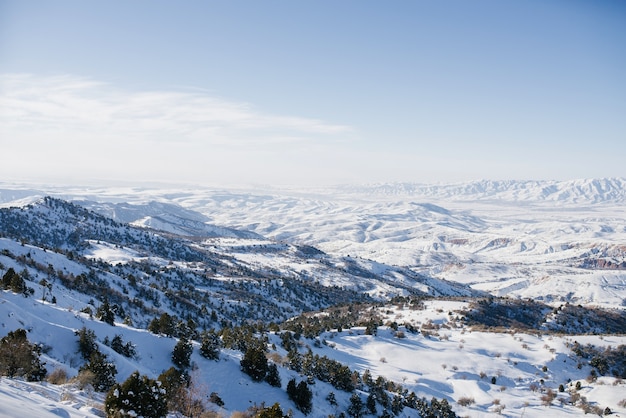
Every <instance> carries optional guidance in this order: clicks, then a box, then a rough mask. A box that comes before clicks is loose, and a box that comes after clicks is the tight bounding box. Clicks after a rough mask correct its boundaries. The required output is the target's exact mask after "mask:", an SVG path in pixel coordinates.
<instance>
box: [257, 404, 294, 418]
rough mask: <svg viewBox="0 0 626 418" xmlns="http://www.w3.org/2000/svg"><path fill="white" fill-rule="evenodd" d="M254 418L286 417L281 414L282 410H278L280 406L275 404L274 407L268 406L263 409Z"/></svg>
mask: <svg viewBox="0 0 626 418" xmlns="http://www.w3.org/2000/svg"><path fill="white" fill-rule="evenodd" d="M255 417H256V418H287V417H288V415H284V414H283V410H282V409H281V408H280V404H279V403H278V402H276V403H275V404H274V405H272V406H269V407H267V408H263V409H262V410H261V411H259V413H258V414H257V415H255Z"/></svg>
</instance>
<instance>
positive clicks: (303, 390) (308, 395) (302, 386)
mask: <svg viewBox="0 0 626 418" xmlns="http://www.w3.org/2000/svg"><path fill="white" fill-rule="evenodd" d="M287 396H289V399H291V400H292V401H293V403H294V404H296V408H298V410H300V411H301V412H302V413H303V414H304V415H308V414H309V413H311V411H312V410H313V403H312V399H313V392H311V389H309V386H308V385H307V383H306V382H305V381H304V380H303V381H301V382H300V383H298V384H297V385H296V379H291V380H290V381H289V382H288V383H287Z"/></svg>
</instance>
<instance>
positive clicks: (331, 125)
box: [0, 0, 626, 186]
mask: <svg viewBox="0 0 626 418" xmlns="http://www.w3.org/2000/svg"><path fill="white" fill-rule="evenodd" d="M625 22H626V4H624V3H623V2H618V1H598V2H581V1H551V2H545V1H526V2H500V1H495V0H491V1H481V2H465V1H457V0H453V1H448V2H426V1H423V2H413V1H398V2H393V3H382V2H375V1H356V0H350V1H343V2H332V1H318V2H288V1H278V0H276V1H266V2H253V1H239V2H218V1H195V0H194V1H186V2H179V3H173V2H167V1H147V0H136V1H133V2H125V1H120V0H115V1H108V2H83V1H78V0H69V1H63V2H53V1H30V2H22V1H19V0H0V145H1V147H2V154H1V155H2V157H3V158H2V164H0V176H1V178H2V179H3V180H4V181H38V182H62V183H85V182H91V181H104V182H106V181H111V182H113V181H125V182H131V183H136V184H142V183H144V184H145V183H146V182H170V183H193V184H206V185H215V184H221V185H228V184H274V185H307V186H309V185H326V184H340V183H373V182H388V181H410V182H420V183H433V182H459V181H469V180H475V179H495V180H497V179H537V180H539V179H554V180H565V179H575V178H599V177H626V169H625V168H624V167H625V166H624V163H623V161H624V157H625V156H626V117H625V116H624V115H626V77H624V74H626V48H625V47H624V45H626V25H625V24H624V23H625Z"/></svg>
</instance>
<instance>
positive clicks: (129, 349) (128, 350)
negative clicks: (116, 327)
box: [110, 334, 137, 358]
mask: <svg viewBox="0 0 626 418" xmlns="http://www.w3.org/2000/svg"><path fill="white" fill-rule="evenodd" d="M110 347H111V348H112V349H113V351H115V352H116V353H119V354H121V355H123V356H124V357H129V358H132V357H135V355H136V354H137V350H136V349H135V346H134V345H133V344H132V343H130V342H127V343H124V341H123V340H122V336H121V335H120V334H117V335H115V337H113V339H112V340H111V345H110Z"/></svg>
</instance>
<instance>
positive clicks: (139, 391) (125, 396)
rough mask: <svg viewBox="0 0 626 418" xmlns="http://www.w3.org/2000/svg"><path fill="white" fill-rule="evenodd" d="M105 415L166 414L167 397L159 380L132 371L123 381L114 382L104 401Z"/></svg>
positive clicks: (152, 416) (153, 416)
mask: <svg viewBox="0 0 626 418" xmlns="http://www.w3.org/2000/svg"><path fill="white" fill-rule="evenodd" d="M104 409H105V412H106V414H107V417H111V418H118V417H124V418H125V417H150V418H161V417H165V416H166V415H167V398H166V393H165V390H164V389H163V388H161V384H160V382H158V381H156V380H153V379H150V378H148V377H147V376H140V375H139V372H138V371H135V372H133V373H132V374H131V375H130V377H129V378H128V379H126V380H125V381H124V383H122V384H121V385H120V384H115V385H114V386H113V387H112V388H111V390H110V391H109V392H108V394H107V397H106V399H105V402H104Z"/></svg>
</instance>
